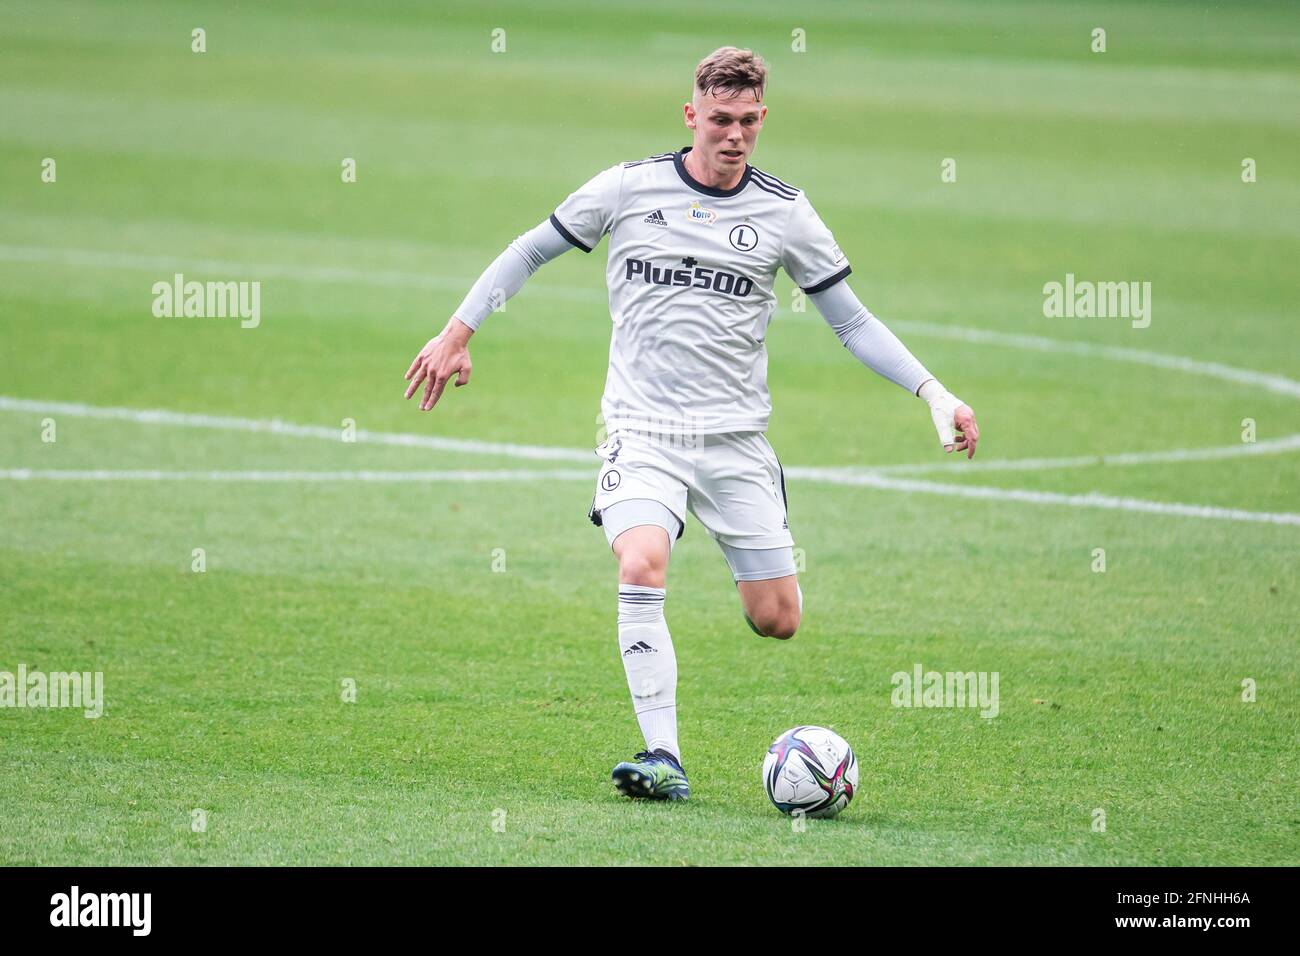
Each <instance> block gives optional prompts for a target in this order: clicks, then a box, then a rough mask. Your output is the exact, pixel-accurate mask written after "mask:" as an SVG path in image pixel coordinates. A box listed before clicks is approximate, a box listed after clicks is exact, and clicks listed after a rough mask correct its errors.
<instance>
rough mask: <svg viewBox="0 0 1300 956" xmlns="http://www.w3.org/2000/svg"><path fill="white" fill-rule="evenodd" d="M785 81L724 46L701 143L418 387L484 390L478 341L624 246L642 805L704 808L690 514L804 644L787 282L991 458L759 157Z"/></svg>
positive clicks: (620, 446)
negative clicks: (780, 404)
mask: <svg viewBox="0 0 1300 956" xmlns="http://www.w3.org/2000/svg"><path fill="white" fill-rule="evenodd" d="M766 83H767V69H766V67H765V65H764V64H763V61H762V59H761V58H760V57H758V56H756V55H755V54H754V53H753V52H751V51H749V50H741V49H737V48H735V47H723V48H722V49H719V50H716V51H714V52H713V53H711V54H710V55H709V56H707V57H705V58H704V60H702V61H701V62H700V64H699V65H698V67H697V68H696V70H695V86H694V90H693V93H692V96H691V101H690V102H689V103H686V104H685V106H684V107H683V113H684V117H685V121H686V128H687V129H689V130H691V131H692V134H693V136H692V144H691V145H690V146H687V147H683V148H682V149H679V150H677V151H676V152H669V153H660V154H659V155H656V156H650V157H648V158H646V159H641V160H636V161H634V162H627V163H619V164H618V165H616V166H611V167H610V168H608V169H606V170H604V171H603V172H601V173H598V174H597V175H596V176H595V177H593V178H592V179H591V180H590V181H589V182H587V183H586V184H585V185H584V186H582V188H580V189H579V190H578V191H577V192H575V193H573V194H572V195H571V196H569V198H568V199H566V200H565V201H564V202H563V203H561V204H560V205H559V207H558V208H556V210H555V212H554V213H553V214H552V215H551V216H550V217H549V218H548V219H546V220H544V221H542V222H541V223H540V224H539V225H538V226H536V227H535V228H534V229H532V230H530V231H528V232H526V233H524V234H523V235H521V236H519V237H518V238H517V239H515V240H514V242H512V243H511V244H510V245H509V246H508V247H507V248H506V250H505V251H504V252H502V253H501V255H500V256H498V257H497V259H496V260H495V261H494V262H493V263H492V264H491V265H490V266H488V268H487V271H485V272H484V273H483V275H482V276H481V277H480V278H479V280H478V281H477V282H476V283H475V284H474V287H473V288H472V289H471V290H470V292H469V294H468V295H467V296H466V297H465V301H464V302H462V303H461V305H460V307H459V308H458V309H456V311H455V312H454V313H453V314H452V316H451V318H450V319H449V320H448V322H447V325H446V327H445V328H444V329H443V330H442V332H441V333H440V334H439V335H437V336H436V337H435V338H433V339H431V340H430V341H429V343H428V344H427V345H425V346H424V348H423V349H421V350H420V353H419V354H418V355H417V356H416V357H415V360H414V361H413V362H412V363H411V367H410V368H409V369H408V370H407V372H406V379H407V380H408V381H409V383H410V384H409V386H408V387H407V389H406V397H407V398H408V399H409V398H410V397H411V396H412V395H414V394H415V393H416V392H417V391H418V390H419V387H420V385H421V383H423V384H424V394H423V396H422V398H421V401H420V410H421V411H429V410H430V409H432V408H433V407H434V405H436V404H437V402H438V400H439V398H441V397H442V393H443V390H444V389H445V388H446V385H447V383H448V382H449V381H451V380H452V379H453V378H454V379H455V382H456V385H457V386H461V385H465V384H467V383H468V382H469V377H470V369H471V365H470V357H469V350H468V348H467V344H466V343H467V342H468V341H469V338H470V336H471V335H473V334H474V332H475V331H476V330H477V329H478V328H479V326H480V324H481V323H482V322H483V320H484V319H485V318H487V316H488V315H489V314H490V313H491V312H492V311H493V310H494V309H495V308H498V307H500V306H501V305H502V303H504V301H505V300H506V299H507V298H509V297H510V296H512V295H514V294H515V293H516V292H518V291H519V289H520V288H521V287H522V286H523V284H524V282H525V281H526V280H527V279H528V277H529V276H530V275H532V274H533V273H534V272H536V271H537V269H538V268H540V267H541V266H542V265H543V264H544V263H546V262H548V261H550V260H551V259H554V258H555V257H556V256H559V255H561V254H562V253H564V252H567V251H568V250H570V249H573V248H577V249H581V250H582V251H583V252H591V250H592V249H593V248H594V247H595V246H596V244H597V243H599V242H600V240H601V237H603V236H604V235H606V234H608V235H609V259H608V264H607V266H606V270H605V281H606V283H607V285H608V287H609V309H610V315H611V317H612V318H613V333H612V336H611V341H610V348H609V374H608V376H607V378H606V382H605V393H604V396H603V398H602V400H601V412H602V415H603V418H604V422H605V428H606V430H607V438H606V440H605V441H604V442H602V443H601V444H600V445H599V446H598V447H597V448H596V454H597V455H599V456H600V457H601V458H602V459H603V462H602V464H601V467H600V472H599V474H598V475H597V477H596V490H595V496H594V498H593V501H592V505H591V510H590V512H589V514H588V517H590V519H591V520H592V522H593V523H594V524H596V525H598V526H600V527H602V528H603V529H604V532H605V537H606V539H607V540H608V541H609V544H610V547H611V549H612V550H613V552H614V555H615V556H616V557H617V559H618V581H619V589H618V644H619V653H620V655H621V657H622V660H623V667H624V670H625V672H626V675H627V680H628V686H629V688H630V689H631V692H632V704H633V710H634V711H635V713H636V717H637V721H638V723H639V724H640V727H641V733H642V735H643V736H644V738H645V750H643V751H641V752H639V753H638V754H636V756H635V757H634V758H633V759H632V760H630V761H626V762H623V763H620V764H618V766H616V767H615V768H614V771H613V780H614V784H615V786H616V787H617V788H618V790H619V791H620V792H622V793H624V794H626V795H627V796H630V797H644V798H649V799H659V800H681V799H685V798H686V797H687V796H689V794H690V785H689V783H688V782H687V779H686V773H685V771H684V770H683V769H682V759H681V754H682V752H681V748H680V746H679V744H678V740H677V701H676V690H677V660H676V657H675V655H674V653H673V642H672V638H671V637H670V636H669V633H668V625H667V624H666V623H665V620H664V596H665V582H666V575H667V569H668V560H669V556H670V554H671V552H672V548H673V544H674V542H676V540H677V539H678V538H680V537H681V536H682V532H683V531H684V530H685V522H686V513H687V512H688V511H689V512H690V513H692V514H693V515H695V517H696V518H697V519H698V520H699V521H700V523H701V524H702V525H703V526H704V528H705V530H706V531H707V532H708V534H709V535H710V536H711V537H712V538H714V540H716V541H717V542H718V546H719V547H720V548H721V549H722V553H723V555H724V557H725V558H726V560H727V563H728V564H729V565H730V566H731V572H732V575H733V577H734V578H735V581H736V586H737V588H738V590H739V593H740V600H741V603H742V604H743V606H744V612H745V619H746V621H747V622H748V623H749V626H750V627H751V628H752V629H753V630H754V631H755V632H756V633H758V634H759V635H761V636H766V637H773V638H778V639H781V640H785V639H788V638H791V637H793V636H794V633H795V631H796V630H797V629H798V627H799V621H800V615H801V613H802V610H803V594H802V592H801V591H800V589H799V584H798V579H797V577H796V573H795V561H794V552H793V547H794V539H793V538H792V537H791V534H790V529H789V524H788V522H787V512H786V493H785V476H784V472H783V471H782V468H781V464H780V462H779V461H778V460H777V457H776V453H775V452H774V451H773V450H772V446H771V445H770V444H769V443H768V440H767V438H766V436H765V435H764V432H765V431H766V429H767V423H768V415H769V414H770V412H771V402H770V399H769V396H768V390H767V351H766V349H765V347H764V339H765V336H766V334H767V326H768V323H769V321H770V320H771V318H772V313H773V311H774V310H775V308H776V297H775V296H774V295H773V294H772V280H773V278H774V277H775V275H776V271H777V269H778V268H781V269H784V270H785V271H786V273H787V274H789V276H790V277H791V278H792V279H793V280H794V281H795V283H796V284H798V285H799V287H800V288H802V289H803V291H804V292H805V293H807V295H808V296H809V298H811V299H812V301H813V303H814V304H815V305H816V306H817V309H818V311H819V312H821V314H822V316H823V317H824V318H825V319H826V321H827V322H828V323H829V324H830V326H831V328H832V329H834V331H835V334H836V335H837V336H838V337H839V339H840V341H842V342H843V343H844V345H845V346H846V347H847V348H848V350H849V351H850V352H852V353H853V355H854V356H855V357H857V359H858V360H859V361H861V362H862V363H863V364H864V365H866V366H867V367H868V368H870V369H872V370H873V371H874V372H877V373H878V374H880V375H882V376H883V377H885V378H887V379H889V380H890V381H891V382H894V383H895V384H897V385H899V386H901V387H903V388H905V389H907V390H908V391H909V392H912V393H913V394H915V395H917V396H919V397H920V398H921V399H922V400H923V401H925V402H926V403H927V404H928V405H929V407H930V413H931V417H932V420H933V423H934V425H935V427H936V429H937V430H938V432H939V440H940V442H941V444H942V445H943V448H944V450H945V451H947V452H952V451H963V450H964V451H965V452H966V455H967V457H968V458H969V457H972V456H974V454H975V444H976V442H977V441H978V440H979V429H978V427H977V426H976V423H975V413H974V412H973V411H972V410H971V409H970V407H969V406H967V405H965V404H963V403H962V402H961V401H959V400H958V399H957V398H955V397H953V396H952V395H951V394H950V393H949V392H948V391H947V390H946V389H945V388H944V387H943V386H942V385H941V384H940V383H939V381H938V380H937V379H936V378H935V377H934V376H933V375H931V374H930V373H929V372H928V371H926V369H925V368H924V367H923V366H922V365H921V363H920V362H918V361H917V360H916V359H915V358H914V357H913V356H912V354H911V353H910V352H909V351H908V350H907V349H906V348H905V347H904V346H903V345H902V343H901V342H899V341H898V339H897V338H895V336H894V335H893V334H892V333H891V332H890V331H889V329H887V328H886V327H885V326H884V325H883V324H882V323H881V322H880V321H879V320H878V319H877V318H876V317H875V316H873V315H872V314H871V313H870V312H869V311H867V308H866V307H865V306H864V305H863V304H862V303H861V302H859V301H858V298H857V296H855V295H854V294H853V290H852V289H851V288H849V284H848V282H846V281H845V279H846V278H847V277H848V275H849V264H848V262H847V261H846V259H845V256H844V253H843V252H841V251H840V247H839V246H838V245H836V244H835V239H834V237H833V236H832V235H831V232H830V230H829V229H827V228H826V226H825V225H824V224H823V223H822V220H821V219H820V218H819V217H818V215H817V213H816V212H815V211H814V210H813V207H812V205H811V204H810V203H809V201H808V198H807V196H805V195H804V193H803V191H802V190H800V189H798V188H796V187H794V186H791V185H790V184H788V183H786V182H783V181H782V180H780V179H777V178H776V177H775V176H773V175H771V174H770V173H765V172H763V171H762V170H759V169H756V168H755V167H753V166H751V165H750V164H749V162H748V160H749V157H750V155H751V154H752V153H753V151H754V146H755V144H756V143H757V141H758V134H759V132H760V131H761V130H762V128H763V119H764V117H765V116H766V115H767V107H766V106H764V105H763V94H764V90H765V87H766Z"/></svg>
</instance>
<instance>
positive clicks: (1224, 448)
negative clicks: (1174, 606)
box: [0, 395, 1300, 475]
mask: <svg viewBox="0 0 1300 956" xmlns="http://www.w3.org/2000/svg"><path fill="white" fill-rule="evenodd" d="M0 411H8V412H32V413H35V414H56V415H66V416H68V417H69V418H105V419H116V420H118V421H128V422H134V423H136V424H141V425H169V426H176V427H181V428H207V429H215V430H220V431H242V432H260V433H266V434H272V435H285V436H289V437H291V438H317V439H323V440H325V441H331V442H341V441H342V430H341V429H340V428H330V427H327V426H325V425H300V424H295V423H293V422H284V421H280V420H279V419H274V418H272V419H257V418H237V417H234V416H229V415H202V414H196V413H191V412H171V411H165V410H163V409H141V408H114V407H111V406H101V405H85V404H82V403H80V402H57V401H46V400H43V399H28V398H14V397H11V396H6V395H0ZM355 438H356V440H357V442H364V443H367V444H375V445H394V446H401V447H406V448H427V449H432V450H435V451H452V452H462V453H464V454H477V455H499V456H501V457H505V458H520V459H526V460H549V461H574V462H583V463H584V464H585V463H589V462H592V461H593V459H594V458H595V452H594V450H593V451H584V450H583V449H581V448H559V447H556V446H552V445H518V444H514V443H511V442H488V441H477V440H474V439H468V438H443V437H440V436H436V435H412V434H407V433H402V432H372V431H367V430H365V429H358V430H357V431H356V434H355ZM1298 450H1300V435H1288V436H1286V437H1284V438H1270V439H1266V440H1264V441H1260V442H1255V443H1253V444H1239V445H1218V446H1212V447H1207V448H1180V449H1173V450H1170V451H1157V452H1119V453H1117V454H1113V455H1078V456H1074V457H1069V458H1012V459H1007V460H1005V461H997V460H994V461H971V462H954V461H945V462H942V463H939V462H936V463H933V464H931V463H922V464H902V465H876V466H871V465H844V466H820V467H819V471H821V472H823V473H829V472H831V471H840V472H842V473H844V474H846V475H856V474H895V473H905V474H918V473H924V472H945V471H947V470H949V469H961V470H962V471H1046V470H1053V469H1059V468H1084V467H1090V466H1095V465H1103V466H1111V465H1145V464H1159V463H1165V462H1184V461H1213V460H1216V459H1220V458H1235V457H1237V456H1241V455H1277V454H1283V453H1285V452H1290V451H1298Z"/></svg>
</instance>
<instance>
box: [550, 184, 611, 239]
mask: <svg viewBox="0 0 1300 956" xmlns="http://www.w3.org/2000/svg"><path fill="white" fill-rule="evenodd" d="M622 186H623V164H622V163H620V164H619V165H617V166H611V167H610V168H609V169H606V170H604V171H602V172H599V173H597V174H596V175H595V176H593V177H592V178H591V179H589V180H588V181H587V182H586V183H584V184H583V186H582V187H581V188H579V189H578V190H577V191H576V192H574V193H573V194H572V195H570V196H569V198H568V199H566V200H564V202H562V203H560V205H559V206H558V207H557V208H556V210H555V212H554V213H552V214H551V225H552V226H554V227H555V228H556V230H558V231H559V233H560V235H562V236H563V237H564V238H565V239H567V240H568V241H569V242H570V243H572V244H573V245H575V246H577V247H578V248H579V249H581V250H582V251H583V252H591V250H592V249H594V248H595V247H596V245H597V243H599V242H600V240H601V237H602V236H604V235H605V233H607V232H609V230H610V229H611V228H612V227H613V225H614V217H615V215H616V214H617V213H618V202H619V194H620V192H621V190H622Z"/></svg>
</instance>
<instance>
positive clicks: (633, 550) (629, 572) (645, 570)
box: [614, 524, 669, 588]
mask: <svg viewBox="0 0 1300 956" xmlns="http://www.w3.org/2000/svg"><path fill="white" fill-rule="evenodd" d="M668 553H669V543H668V532H667V531H665V530H664V529H663V528H660V527H659V526H657V525H648V524H647V525H640V526H639V527H636V528H628V529H627V530H626V531H624V532H623V533H622V534H620V535H619V536H618V537H617V538H615V539H614V556H615V557H616V558H618V583H619V584H639V585H642V586H644V587H650V588H661V587H663V586H664V582H665V581H666V580H667V578H668Z"/></svg>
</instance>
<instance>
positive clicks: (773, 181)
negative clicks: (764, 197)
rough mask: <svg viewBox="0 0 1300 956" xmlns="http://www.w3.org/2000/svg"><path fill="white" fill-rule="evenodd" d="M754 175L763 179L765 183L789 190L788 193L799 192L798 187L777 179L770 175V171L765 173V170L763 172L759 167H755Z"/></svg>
mask: <svg viewBox="0 0 1300 956" xmlns="http://www.w3.org/2000/svg"><path fill="white" fill-rule="evenodd" d="M754 175H755V176H757V177H758V178H759V179H761V180H763V181H764V182H765V183H767V184H768V185H769V186H775V187H776V188H778V189H784V190H786V191H787V192H790V193H798V192H799V189H798V187H796V186H791V185H790V184H789V183H787V182H782V181H781V180H779V179H777V178H776V177H775V176H773V175H771V174H770V173H765V172H763V171H762V170H761V169H755V170H754Z"/></svg>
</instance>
